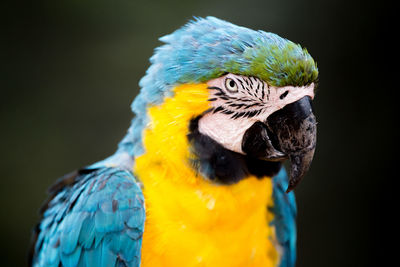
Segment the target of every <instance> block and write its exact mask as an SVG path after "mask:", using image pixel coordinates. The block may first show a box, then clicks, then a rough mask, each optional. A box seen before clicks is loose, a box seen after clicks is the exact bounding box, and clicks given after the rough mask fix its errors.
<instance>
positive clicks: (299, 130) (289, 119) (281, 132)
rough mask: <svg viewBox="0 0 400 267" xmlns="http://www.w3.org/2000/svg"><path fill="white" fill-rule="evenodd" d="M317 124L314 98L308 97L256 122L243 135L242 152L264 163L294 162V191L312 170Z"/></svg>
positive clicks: (292, 180) (292, 169) (292, 165)
mask: <svg viewBox="0 0 400 267" xmlns="http://www.w3.org/2000/svg"><path fill="white" fill-rule="evenodd" d="M316 125H317V122H316V119H315V116H314V114H313V109H312V106H311V98H310V97H309V96H305V97H303V98H301V99H300V100H298V101H296V102H294V103H291V104H288V105H286V106H285V107H283V108H282V109H280V110H278V111H276V112H274V113H272V114H271V115H270V116H269V117H268V118H267V120H266V121H264V122H256V123H254V124H253V126H251V127H250V128H249V129H248V130H247V131H246V132H245V134H244V136H243V142H242V150H243V152H245V153H246V154H248V155H252V156H254V157H257V158H262V159H265V160H272V161H277V160H279V161H281V160H284V159H287V158H289V160H290V163H291V170H290V180H289V187H288V189H287V191H286V192H290V191H291V190H293V189H294V188H295V187H296V185H297V184H298V183H299V182H300V181H301V179H302V178H303V177H304V175H305V174H306V172H307V171H308V169H309V168H310V165H311V162H312V159H313V156H314V151H315V146H316V139H317V126H316Z"/></svg>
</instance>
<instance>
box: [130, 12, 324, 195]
mask: <svg viewBox="0 0 400 267" xmlns="http://www.w3.org/2000/svg"><path fill="white" fill-rule="evenodd" d="M160 40H161V41H162V42H164V43H165V44H164V45H163V46H160V47H158V48H157V49H156V51H155V54H154V55H153V57H152V58H151V59H150V62H151V63H152V64H151V66H150V67H149V69H148V70H147V74H146V75H145V76H144V77H143V78H142V80H141V81H140V85H141V87H142V90H141V93H140V94H139V95H138V97H137V98H136V99H135V101H134V102H133V104H132V108H133V111H134V112H135V113H136V121H134V124H136V125H134V128H135V129H141V128H144V127H145V125H146V124H147V122H148V121H147V119H146V115H145V112H146V107H148V106H149V105H158V104H160V103H162V102H163V101H164V100H165V98H167V97H171V96H172V95H173V94H174V91H173V88H174V87H176V86H177V85H180V84H181V85H183V84H200V83H201V84H206V85H207V90H208V100H207V101H208V104H209V105H208V107H209V108H208V109H206V110H204V111H203V112H202V113H201V114H193V119H192V121H191V122H190V125H189V126H188V127H189V128H190V133H191V134H189V139H190V140H191V141H192V146H193V147H194V148H193V150H194V151H195V153H197V154H201V153H203V154H204V153H210V152H209V150H210V149H207V147H213V150H225V151H229V153H231V154H229V155H228V157H236V158H237V157H240V155H242V156H245V157H246V158H250V159H253V160H256V161H262V162H267V163H271V166H275V165H274V164H276V163H279V164H280V163H281V162H283V161H285V160H287V159H288V160H289V161H290V163H291V169H290V182H289V187H288V189H287V191H288V192H289V191H290V190H292V189H293V188H294V187H295V186H296V185H297V184H298V183H299V181H300V180H301V179H302V177H304V175H305V173H306V172H307V171H308V169H309V167H310V164H311V161H312V159H313V155H314V150H315V146H316V124H317V123H316V119H315V116H314V114H313V108H312V103H311V102H312V100H313V98H314V88H315V84H316V81H317V77H318V69H317V66H316V63H315V62H314V60H313V59H312V57H311V56H310V55H309V53H308V52H307V51H306V50H305V49H303V48H302V47H301V46H300V45H297V44H295V43H293V42H291V41H289V40H287V39H284V38H281V37H279V36H278V35H276V34H273V33H267V32H264V31H254V30H250V29H248V28H245V27H240V26H236V25H234V24H231V23H229V22H226V21H223V20H220V19H217V18H214V17H207V18H198V19H195V20H194V21H191V22H190V23H188V24H187V25H185V26H184V27H182V28H181V29H179V30H177V31H175V32H173V33H172V34H170V35H167V36H164V37H162V38H160ZM190 103H191V102H190V100H188V102H187V105H190ZM196 136H197V137H199V136H200V138H198V140H197V141H196V140H195V141H193V140H194V139H196V138H197V137H196ZM137 139H140V137H138V138H137ZM134 144H135V143H134ZM134 150H135V148H134ZM136 150H137V154H140V153H143V151H142V150H143V148H142V147H141V146H140V144H139V145H137V146H136ZM207 151H208V152H207ZM214 152H215V151H214ZM216 153H217V154H218V152H216ZM214 154H215V153H214ZM219 157H220V158H226V157H227V154H224V153H222V154H221V153H220V154H219ZM279 166H280V165H279ZM234 167H235V166H226V168H234ZM216 176H218V175H216ZM222 176H223V175H222ZM217 178H218V177H217ZM222 180H223V179H222Z"/></svg>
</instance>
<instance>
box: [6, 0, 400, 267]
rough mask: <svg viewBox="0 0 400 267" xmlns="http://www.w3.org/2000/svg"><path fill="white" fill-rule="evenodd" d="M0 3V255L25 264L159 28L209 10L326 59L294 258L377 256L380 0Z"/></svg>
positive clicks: (123, 106)
mask: <svg viewBox="0 0 400 267" xmlns="http://www.w3.org/2000/svg"><path fill="white" fill-rule="evenodd" d="M0 5H1V11H2V13H3V14H2V16H1V17H2V18H1V19H2V20H4V21H2V23H1V29H2V32H1V39H0V45H1V50H0V56H1V58H0V87H1V105H0V110H1V113H0V119H1V161H0V164H1V166H0V167H1V169H0V170H1V179H0V186H1V187H0V203H1V214H2V215H1V221H0V229H1V239H2V240H1V242H0V253H1V263H0V265H2V266H25V265H26V259H25V258H26V254H27V250H28V246H29V241H30V235H31V229H32V228H33V226H34V225H35V224H36V222H37V221H38V219H39V216H38V209H39V207H40V205H41V203H42V202H43V201H44V199H45V198H46V189H47V188H48V187H49V185H51V184H52V183H53V182H54V181H55V179H56V178H57V177H60V176H61V175H63V174H65V173H67V172H70V171H72V170H74V169H76V168H79V167H82V166H84V165H87V164H90V163H93V162H95V161H97V160H100V159H103V158H104V157H106V156H108V155H110V154H111V153H112V152H114V150H115V149H116V145H117V143H118V142H119V140H120V139H121V138H122V137H123V136H124V134H125V132H126V129H127V128H128V126H129V123H130V119H131V117H132V114H131V111H130V107H129V106H130V103H131V101H132V99H133V98H134V97H135V95H136V94H137V93H138V81H139V79H140V78H141V77H142V76H143V75H144V73H145V71H146V69H147V68H148V67H149V62H148V59H149V57H150V56H151V55H152V53H153V49H154V48H155V47H157V46H159V45H160V42H159V41H158V37H160V36H163V35H165V34H168V33H170V32H172V31H173V30H175V29H177V28H178V27H180V26H181V25H183V24H185V23H186V22H187V21H188V20H189V19H190V18H192V16H207V15H213V16H216V17H219V18H222V19H225V20H228V21H231V22H233V23H235V24H239V25H243V26H246V27H249V28H253V29H262V30H265V31H270V32H274V33H277V34H279V35H281V36H283V37H286V38H288V39H290V40H292V41H294V42H296V43H300V44H302V46H304V47H306V48H307V49H308V51H309V52H310V54H311V55H312V56H313V58H314V59H315V60H316V61H317V63H318V67H319V71H320V78H319V87H318V89H317V94H316V100H315V110H316V115H317V118H318V121H319V124H318V127H319V128H318V146H317V152H316V155H315V160H314V163H313V165H312V168H311V170H310V172H309V174H308V175H307V177H306V178H305V180H304V181H303V183H302V184H301V185H300V186H299V187H298V189H296V194H297V201H298V210H299V213H298V265H297V266H299V267H304V266H366V265H369V264H371V262H372V260H373V259H375V258H376V257H378V252H379V251H380V250H379V247H381V249H383V248H382V246H381V245H379V246H375V245H376V244H381V243H380V242H379V237H380V227H381V224H380V220H381V219H382V215H380V214H379V212H377V211H379V209H380V207H381V206H380V203H379V201H380V200H381V199H382V195H383V192H382V191H383V190H384V188H383V187H380V186H377V185H379V183H377V180H379V179H381V181H383V180H384V181H387V182H388V181H389V178H383V177H385V173H386V170H387V169H388V167H387V166H390V163H391V162H390V161H391V160H392V157H391V155H392V153H393V152H394V151H393V150H394V149H393V146H391V145H390V144H391V143H392V140H394V132H395V131H394V130H393V129H391V125H392V124H391V123H390V122H391V121H392V119H393V117H394V111H393V110H392V109H394V106H393V105H390V104H389V103H388V101H387V100H388V99H389V100H390V96H388V95H387V92H385V91H384V88H385V84H384V82H383V81H382V80H384V79H378V77H379V75H378V74H377V71H378V70H379V63H380V62H379V60H380V58H381V57H382V55H383V54H384V53H383V54H382V53H377V51H379V45H380V44H379V43H380V42H379V36H378V28H377V21H378V20H379V15H378V8H377V6H375V4H374V3H373V2H371V3H369V2H366V1H345V0H340V1H318V0H309V1H289V0H281V1H257V0H246V1H239V0H231V1H215V0H214V1H210V0H203V1H186V2H185V1H161V0H160V1H142V2H136V1H132V0H118V1H104V0H97V1H77V0H70V1H66V0H63V1H43V0H41V1H35V2H30V3H27V2H18V1H14V2H13V4H9V5H7V4H5V3H2V4H0ZM377 92H379V94H380V95H385V98H382V97H381V96H379V95H378V93H377ZM393 154H394V153H393ZM386 177H390V176H386ZM377 248H378V249H377Z"/></svg>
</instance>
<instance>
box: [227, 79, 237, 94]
mask: <svg viewBox="0 0 400 267" xmlns="http://www.w3.org/2000/svg"><path fill="white" fill-rule="evenodd" d="M225 88H226V89H227V90H228V91H229V92H237V91H238V85H237V84H236V82H235V81H234V80H232V79H231V78H227V79H226V80H225Z"/></svg>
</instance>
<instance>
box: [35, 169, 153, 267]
mask: <svg viewBox="0 0 400 267" xmlns="http://www.w3.org/2000/svg"><path fill="white" fill-rule="evenodd" d="M51 190H52V194H53V195H52V197H51V198H50V199H49V201H48V203H46V205H45V207H44V209H43V218H42V221H41V222H40V223H39V225H38V226H37V228H36V232H37V233H36V240H35V242H34V244H33V249H32V258H31V264H32V265H33V266H36V267H39V266H40V267H44V266H57V267H58V266H139V265H140V255H141V244H142V236H143V227H144V220H145V210H144V198H143V194H142V191H141V188H140V186H139V184H138V183H137V181H136V180H135V178H134V176H133V175H132V173H131V172H130V171H126V170H123V169H119V168H106V167H103V168H98V169H83V170H81V171H79V172H75V173H74V174H72V175H69V176H66V177H64V178H63V179H61V180H60V181H59V182H58V183H57V184H56V185H55V186H53V188H52V189H51Z"/></svg>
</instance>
